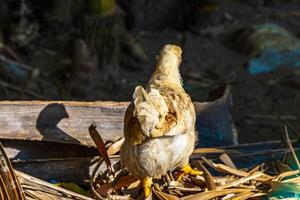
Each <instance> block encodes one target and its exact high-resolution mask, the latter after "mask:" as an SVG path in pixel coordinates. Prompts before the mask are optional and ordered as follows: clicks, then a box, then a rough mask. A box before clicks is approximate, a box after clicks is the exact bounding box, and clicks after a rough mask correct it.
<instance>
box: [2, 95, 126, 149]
mask: <svg viewBox="0 0 300 200" xmlns="http://www.w3.org/2000/svg"><path fill="white" fill-rule="evenodd" d="M127 105H128V102H120V103H118V102H71V101H69V102H67V101H64V102H60V101H3V102H0V119H1V120H0V127H1V129H0V138H1V139H19V140H32V141H42V140H43V141H50V142H59V143H72V144H82V145H87V146H94V142H93V141H92V139H91V138H90V136H89V134H88V127H89V126H90V125H91V124H92V123H93V122H95V123H96V124H97V126H98V130H99V132H100V134H101V136H102V137H103V139H104V140H105V141H109V140H113V141H115V140H118V139H120V138H121V137H122V136H123V131H122V129H123V115H124V112H125V109H126V107H127Z"/></svg>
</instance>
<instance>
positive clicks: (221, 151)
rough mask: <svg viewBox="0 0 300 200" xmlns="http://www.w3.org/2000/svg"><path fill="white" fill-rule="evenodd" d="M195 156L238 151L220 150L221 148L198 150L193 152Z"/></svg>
mask: <svg viewBox="0 0 300 200" xmlns="http://www.w3.org/2000/svg"><path fill="white" fill-rule="evenodd" d="M193 153H194V154H212V153H236V154H238V153H239V152H238V151H234V150H228V149H220V148H196V149H194V151H193Z"/></svg>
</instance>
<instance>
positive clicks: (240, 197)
mask: <svg viewBox="0 0 300 200" xmlns="http://www.w3.org/2000/svg"><path fill="white" fill-rule="evenodd" d="M254 194H256V192H253V191H245V192H242V193H240V194H238V195H235V196H234V197H233V198H232V199H231V200H244V199H248V198H250V197H252V196H253V195H254Z"/></svg>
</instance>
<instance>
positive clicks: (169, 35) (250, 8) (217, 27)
mask: <svg viewBox="0 0 300 200" xmlns="http://www.w3.org/2000/svg"><path fill="white" fill-rule="evenodd" d="M137 2H143V1H137ZM166 2H168V1H166ZM247 2H248V1H247ZM133 4H134V3H133ZM149 4H151V3H149ZM215 4H217V6H218V10H217V11H215V12H211V13H210V14H203V15H199V16H194V18H193V20H194V21H193V23H191V24H189V23H188V22H190V21H189V18H188V19H186V18H185V17H184V16H185V15H186V13H184V12H185V11H184V9H185V8H184V7H183V8H182V9H183V11H182V12H178V13H176V12H174V13H172V9H170V13H171V14H170V15H173V18H172V16H171V18H170V19H165V18H163V19H161V20H162V21H163V22H165V24H163V23H161V24H156V23H155V20H158V19H155V17H154V16H153V17H152V16H150V15H151V12H148V16H141V17H139V16H138V15H134V14H131V15H130V14H128V13H130V12H134V10H133V11H132V10H130V9H128V7H126V6H124V5H122V8H123V10H124V12H125V15H124V21H125V22H124V23H125V24H127V30H129V32H130V34H131V35H132V36H133V37H134V38H135V39H136V41H137V42H138V43H139V44H140V45H141V47H142V49H143V51H144V53H145V55H146V56H147V58H148V62H144V63H143V62H140V63H138V64H135V65H134V66H131V63H128V62H127V63H126V59H124V60H125V61H123V62H121V65H120V68H119V69H118V70H119V71H118V74H119V75H118V78H117V79H114V80H112V81H114V84H113V86H111V87H108V86H107V85H110V84H109V83H108V82H107V81H106V82H105V81H101V80H102V79H101V76H104V73H105V71H103V70H102V71H100V72H97V73H98V74H97V77H99V79H98V78H96V79H93V81H81V80H82V79H81V78H78V77H77V78H75V79H76V80H75V83H76V85H78V87H81V88H82V87H83V88H90V85H92V84H95V85H96V86H95V87H92V89H91V90H88V93H89V94H90V95H79V96H76V95H73V94H72V93H71V94H66V93H68V92H66V89H65V85H67V84H68V81H69V80H70V79H72V76H73V75H72V70H73V69H72V68H70V67H65V66H66V65H70V64H69V63H70V62H71V61H70V59H69V57H68V53H65V52H66V51H67V50H68V48H69V47H68V41H70V37H71V35H72V30H71V29H70V27H66V26H64V25H63V24H60V23H50V22H49V21H48V22H47V24H46V23H45V24H43V25H42V26H40V27H39V32H40V33H39V35H38V36H36V37H35V39H33V40H32V41H31V43H30V45H26V46H25V47H22V48H20V47H15V46H13V44H11V45H10V46H11V48H12V49H13V50H14V51H15V52H16V53H17V54H18V56H19V57H20V58H21V59H22V61H23V63H25V64H26V65H28V66H33V67H37V68H39V71H40V75H39V77H38V78H37V80H36V79H35V80H26V81H22V80H12V79H6V77H5V76H6V75H5V74H2V75H1V80H6V82H8V83H10V84H11V85H12V86H15V87H18V88H22V90H21V91H18V90H13V91H11V89H10V87H7V86H5V85H4V86H3V85H2V89H0V91H1V93H0V99H1V100H7V99H9V100H24V99H42V100H82V101H94V100H111V101H130V100H131V96H132V93H133V90H134V88H135V86H136V85H138V84H145V82H146V81H147V79H148V77H149V76H150V74H151V72H152V70H153V67H154V65H155V64H154V63H155V55H156V54H157V53H158V51H159V49H160V48H161V47H162V46H163V45H165V44H168V43H172V44H178V45H180V46H181V47H182V48H183V52H184V56H183V63H182V65H181V74H182V77H183V81H184V87H185V89H186V91H187V92H188V93H189V94H191V96H192V98H193V100H194V101H206V100H209V99H210V94H211V92H212V91H214V90H216V89H218V88H221V87H223V86H224V85H226V84H231V85H232V87H233V103H234V106H233V108H232V117H233V121H234V123H235V125H236V127H237V130H238V132H239V141H240V143H248V142H255V141H266V140H275V139H281V136H280V134H282V133H283V122H281V121H280V120H278V119H277V118H276V117H275V115H274V114H273V112H275V113H277V114H278V115H279V116H280V117H281V118H283V119H284V120H287V121H288V122H289V123H290V124H292V125H293V126H294V127H295V129H297V130H300V121H299V120H300V109H299V106H300V93H299V90H300V79H299V77H300V76H299V70H296V69H293V68H290V67H285V68H282V69H278V70H275V71H273V72H271V73H267V74H263V75H250V74H249V73H248V72H247V70H246V67H245V66H246V64H247V62H248V61H249V60H250V56H249V55H245V54H243V53H241V52H239V51H238V50H237V49H234V48H231V47H230V43H231V42H234V38H232V37H228V35H230V34H231V33H232V32H234V30H236V29H238V28H240V27H247V26H251V25H254V24H259V23H266V22H268V23H269V22H272V23H276V24H278V25H281V26H283V27H285V28H286V29H287V30H289V31H290V32H291V33H293V34H294V35H296V36H298V37H299V36H300V3H299V2H298V1H258V0H257V1H251V3H246V1H245V2H243V1H234V0H232V1H224V2H223V3H219V2H218V1H216V2H215ZM135 6H136V7H134V6H132V7H131V8H132V9H138V8H139V6H143V5H135ZM148 6H151V5H148ZM165 6H167V3H166V5H165ZM150 8H151V7H150ZM150 8H149V9H150ZM145 9H147V7H146V8H145ZM186 10H187V12H188V11H189V8H188V7H187V8H186ZM155 11H156V10H155V9H154V10H153V14H152V15H156V14H155ZM157 12H164V11H157ZM126 14H128V15H126ZM145 15H146V14H145ZM178 15H182V16H181V17H180V16H178ZM162 16H163V15H162ZM143 17H144V18H145V17H147V19H144V21H143ZM132 18H134V19H136V20H135V21H134V22H135V23H133V22H131V21H130V20H133V19H132ZM148 18H149V19H148ZM152 18H153V20H154V21H153V20H152V21H151V20H150V19H152ZM177 18H179V19H178V23H175V22H176V21H177ZM182 18H183V19H184V20H186V21H184V20H183V21H184V23H182V22H181V21H182ZM175 19H176V20H175ZM147 20H148V21H147ZM170 21H171V22H174V23H170ZM180 23H181V25H178V24H180ZM166 24H167V25H166ZM174 24H175V25H174ZM182 24H183V25H182ZM145 27H146V28H145ZM147 27H148V28H147ZM162 27H165V28H162ZM70 30H71V31H70ZM229 38H230V39H229ZM240 45H243V44H240ZM66 49H67V50H66ZM122 51H123V52H124V51H126V49H123V50H122ZM75 77H76V76H75ZM88 77H89V75H87V78H85V79H88ZM73 78H74V76H73ZM85 79H83V80H85ZM24 91H26V92H24ZM32 93H33V94H32ZM299 134H300V131H299Z"/></svg>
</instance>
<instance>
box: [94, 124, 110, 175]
mask: <svg viewBox="0 0 300 200" xmlns="http://www.w3.org/2000/svg"><path fill="white" fill-rule="evenodd" d="M96 128H97V125H96V124H95V123H93V124H92V125H90V127H89V133H90V136H91V138H92V139H93V141H94V142H95V144H96V146H97V148H98V151H99V153H100V155H101V156H102V157H103V159H104V161H105V163H106V164H107V167H108V168H109V169H110V171H111V172H113V169H112V166H111V162H110V160H109V157H108V154H107V151H106V148H105V144H104V142H103V139H102V137H101V135H100V134H99V133H98V131H97V130H96Z"/></svg>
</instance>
